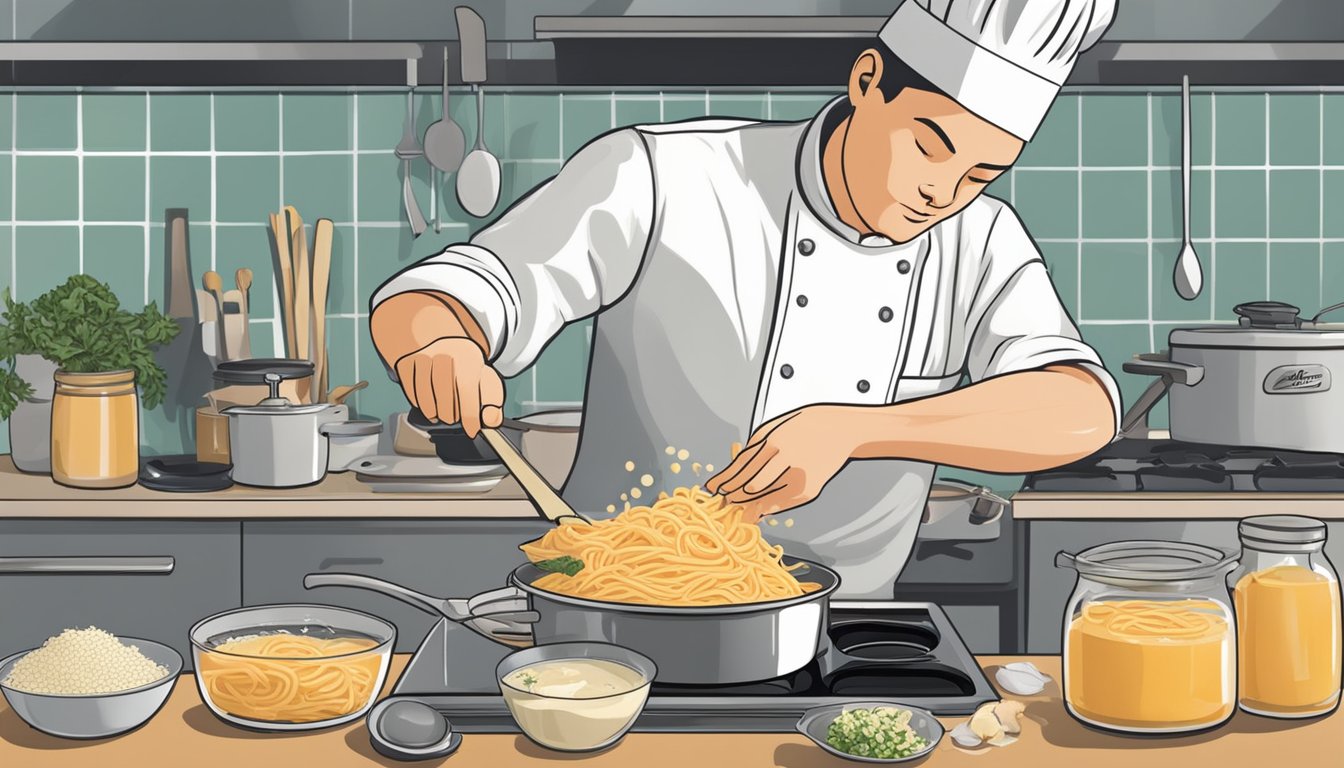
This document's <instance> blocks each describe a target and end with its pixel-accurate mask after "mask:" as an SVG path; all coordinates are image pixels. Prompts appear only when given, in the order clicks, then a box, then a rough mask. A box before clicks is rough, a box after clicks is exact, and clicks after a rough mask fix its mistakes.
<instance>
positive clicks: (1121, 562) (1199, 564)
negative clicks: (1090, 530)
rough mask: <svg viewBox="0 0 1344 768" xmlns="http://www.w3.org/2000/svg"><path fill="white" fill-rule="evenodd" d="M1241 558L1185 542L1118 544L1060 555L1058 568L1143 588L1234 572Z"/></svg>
mask: <svg viewBox="0 0 1344 768" xmlns="http://www.w3.org/2000/svg"><path fill="white" fill-rule="evenodd" d="M1237 559H1238V554H1237V553H1236V552H1229V551H1227V550H1224V549H1219V548H1217V547H1206V546H1204V545H1203V544H1191V543H1188V542H1183V541H1116V542H1112V543H1110V544H1102V545H1100V546H1096V547H1092V548H1091V549H1086V550H1083V551H1082V552H1079V553H1078V554H1077V555H1071V554H1069V553H1068V552H1060V553H1059V554H1058V555H1056V556H1055V565H1056V566H1058V567H1064V568H1073V569H1075V570H1077V571H1078V573H1080V574H1082V575H1083V576H1087V577H1088V578H1092V579H1098V580H1101V581H1107V582H1119V583H1123V584H1131V585H1139V584H1143V583H1152V584H1163V583H1168V582H1175V581H1195V580H1198V579H1206V578H1209V577H1212V576H1218V575H1221V574H1224V573H1227V572H1228V571H1230V570H1232V568H1234V567H1235V566H1236V563H1237Z"/></svg>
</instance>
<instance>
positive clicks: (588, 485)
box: [370, 0, 1119, 598]
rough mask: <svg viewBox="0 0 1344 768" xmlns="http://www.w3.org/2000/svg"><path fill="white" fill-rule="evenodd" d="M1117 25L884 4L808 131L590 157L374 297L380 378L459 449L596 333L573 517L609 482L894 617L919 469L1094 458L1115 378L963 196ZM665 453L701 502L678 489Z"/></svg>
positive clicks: (992, 223) (986, 5) (1059, 11)
mask: <svg viewBox="0 0 1344 768" xmlns="http://www.w3.org/2000/svg"><path fill="white" fill-rule="evenodd" d="M1113 12H1114V0H997V1H996V0H906V2H904V3H903V4H902V5H901V6H900V7H899V8H897V10H896V11H895V13H894V14H893V15H892V16H891V18H890V19H889V20H888V21H887V23H886V24H885V25H884V26H883V28H882V30H881V31H880V33H879V37H878V40H876V41H875V42H874V44H873V45H872V47H871V48H870V49H868V50H865V51H864V52H863V53H862V54H861V55H859V57H858V58H857V60H856V61H855V62H854V64H853V67H852V69H851V71H850V73H849V76H848V85H847V89H846V93H845V94H844V95H843V96H840V97H838V98H836V99H835V100H834V101H832V102H831V103H829V104H827V105H826V106H825V107H824V108H823V109H822V110H821V112H820V113H819V114H818V115H817V116H816V117H815V118H814V119H812V120H810V121H806V122H800V123H773V122H745V121H736V120H732V121H730V120H712V119H711V120H699V121H691V122H684V123H675V124H669V125H647V126H638V127H633V128H626V129H621V130H617V131H613V132H611V133H608V134H606V135H604V136H601V137H599V138H597V139H595V140H593V141H592V142H591V143H589V144H588V145H587V146H585V147H584V148H583V149H581V150H580V151H579V152H578V153H576V154H575V155H574V156H573V157H572V158H571V159H570V160H569V161H568V162H567V163H566V164H565V166H564V167H563V168H562V170H561V171H560V173H559V174H558V175H557V176H556V177H555V178H553V179H551V180H549V181H547V182H546V183H544V184H542V185H541V186H539V187H537V188H536V189H534V190H533V191H532V192H530V193H529V194H528V195H527V196H526V197H524V198H523V199H522V200H520V201H519V202H518V203H516V204H515V205H514V206H513V207H512V208H510V209H509V210H508V211H506V212H505V213H504V214H503V215H501V216H500V217H499V218H498V219H497V220H496V221H494V222H493V223H492V224H490V225H489V226H487V227H485V228H484V229H482V230H481V231H480V232H478V233H477V234H476V235H475V236H474V237H472V238H471V240H470V242H466V243H461V244H458V245H453V246H450V247H448V248H447V249H445V250H444V251H443V252H442V253H439V254H437V255H434V256H431V257H430V258H427V259H424V260H423V261H420V262H418V263H416V264H414V265H412V266H411V267H409V268H408V269H406V270H405V271H403V272H401V273H400V274H398V275H396V276H394V277H393V278H392V279H390V280H389V281H388V282H387V283H385V284H384V285H383V286H382V287H380V288H379V289H378V290H377V291H376V293H375V294H374V295H373V297H372V300H371V318H370V324H371V326H372V335H373V339H374V342H375V344H376V346H377V349H378V352H379V354H380V355H381V356H382V358H383V360H384V361H385V362H386V364H387V366H388V368H389V371H390V373H391V374H392V375H393V376H394V377H395V378H396V379H397V380H398V381H399V382H400V384H401V386H402V389H403V390H404V392H405V394H406V397H407V399H408V400H409V401H410V403H411V404H412V405H414V406H416V407H418V408H419V409H420V410H421V411H422V412H424V413H425V415H426V416H429V417H431V418H434V419H437V420H439V421H442V422H445V423H456V422H460V423H461V424H462V425H463V427H464V429H465V431H466V432H467V433H468V434H471V435H474V434H476V432H477V431H478V429H479V428H480V427H481V425H487V426H493V425H498V424H499V423H500V419H501V417H502V413H501V408H502V405H503V403H504V385H503V382H502V380H501V376H503V377H508V376H512V375H515V374H517V373H519V372H520V371H522V370H524V369H526V368H527V367H528V366H529V365H531V364H532V363H533V362H534V361H535V360H536V359H537V356H538V355H539V354H540V353H541V351H542V350H543V349H544V348H545V347H546V345H547V343H548V342H549V341H550V340H551V339H553V338H554V337H555V336H556V334H557V333H559V331H560V330H561V329H562V328H564V327H565V325H566V324H568V323H572V322H574V321H576V320H580V319H582V318H587V317H592V318H594V322H593V327H592V355H591V364H590V368H589V371H588V382H587V397H586V403H585V410H584V421H583V432H582V435H581V439H580V444H579V450H578V456H577V458H576V460H575V464H574V467H573V470H572V472H571V474H570V476H569V479H568V481H567V482H566V484H565V486H564V488H563V491H562V492H563V496H564V497H565V499H566V500H567V501H568V502H569V503H570V504H571V505H572V506H574V507H575V508H577V509H579V510H585V511H590V512H600V511H601V510H604V509H606V508H607V507H608V505H609V504H612V503H613V502H616V500H617V498H618V497H619V495H620V494H621V493H622V492H623V491H627V490H629V489H630V488H631V486H632V479H631V477H632V476H631V475H630V474H628V473H627V472H626V465H627V462H633V463H634V465H635V466H637V467H639V468H640V469H639V470H638V471H637V472H636V473H635V475H634V477H636V478H637V477H638V475H639V474H640V473H642V472H645V471H648V472H652V473H654V474H655V476H656V477H657V478H658V484H657V487H661V488H665V489H671V488H674V487H677V486H681V485H691V484H693V483H696V482H699V483H705V484H706V486H707V487H708V488H709V489H710V490H713V491H715V492H718V493H723V494H726V496H727V498H728V499H729V500H730V501H733V502H737V503H742V504H744V505H745V506H747V508H748V509H749V510H750V511H751V512H752V513H753V514H755V515H777V514H778V513H786V514H785V515H784V517H785V518H787V519H786V520H785V524H783V525H772V526H765V527H763V528H762V531H763V532H764V533H765V534H766V536H767V538H768V539H770V540H772V541H774V542H776V543H779V544H782V545H783V546H784V548H785V549H786V550H787V551H788V552H790V553H791V554H793V555H796V556H799V557H804V558H808V559H813V560H816V561H819V562H821V563H824V564H827V565H830V566H832V567H833V568H835V569H836V570H837V571H838V572H839V573H840V575H841V579H842V585H841V587H840V591H839V593H838V594H840V595H841V596H845V597H851V598H882V597H887V598H889V597H890V596H891V594H892V590H893V582H894V581H895V580H896V578H897V576H899V575H900V572H901V569H902V568H903V566H904V564H905V561H906V559H907V557H908V555H909V552H910V548H911V546H912V544H913V542H914V539H915V535H916V532H917V530H918V527H919V522H920V516H921V512H922V510H923V507H924V504H925V501H926V498H927V495H928V490H929V484H930V481H931V479H932V477H933V472H934V468H935V466H936V465H938V464H946V465H951V466H958V467H967V468H973V469H978V470H985V471H991V472H1006V473H1020V472H1031V471H1036V470H1041V469H1045V468H1048V467H1052V466H1057V465H1060V464H1064V463H1067V462H1069V461H1073V460H1076V459H1078V458H1081V457H1083V456H1086V455H1088V454H1090V453H1092V452H1093V451H1095V450H1096V449H1098V448H1100V447H1101V446H1103V445H1104V444H1106V443H1107V442H1108V441H1110V440H1111V439H1112V437H1113V436H1114V433H1115V430H1116V426H1117V421H1118V415H1117V414H1118V409H1119V397H1118V393H1117V390H1116V386H1115V383H1114V381H1113V379H1112V378H1111V377H1110V375H1109V374H1108V373H1107V372H1106V371H1105V369H1104V368H1103V367H1102V365H1101V362H1100V359H1099V358H1098V356H1097V354H1096V353H1095V352H1094V351H1093V350H1092V349H1090V348H1089V347H1088V346H1087V345H1086V344H1084V343H1083V342H1082V341H1081V340H1080V338H1079V334H1078V330H1077V328H1076V327H1075V326H1074V324H1073V322H1072V321H1071V319H1070V318H1069V316H1068V314H1067V312H1066V311H1065V309H1064V308H1063V306H1061V304H1060V301H1059V297H1058V295H1057V294H1056V292H1055V290H1054V288H1053V286H1052V285H1051V282H1050V277H1049V275H1048V273H1047V271H1046V266H1045V264H1044V262H1043V261H1042V259H1041V256H1040V253H1039V251H1038V250H1037V248H1036V246H1035V244H1034V243H1033V242H1032V239H1031V237H1030V236H1029V235H1028V234H1027V232H1026V230H1025V228H1024V227H1023V225H1022V222H1021V221H1020V220H1019V219H1018V217H1017V214H1016V213H1015V212H1014V211H1013V209H1012V208H1011V207H1010V206H1009V205H1008V204H1007V203H1004V202H1002V201H1000V200H997V199H993V198H988V197H983V196H981V193H982V192H983V191H984V190H985V188H986V187H987V186H988V185H989V184H990V183H991V182H992V181H994V179H996V178H997V177H998V176H999V175H1001V174H1002V173H1004V172H1005V171H1007V170H1008V169H1009V167H1010V166H1012V164H1013V163H1014V161H1016V159H1017V157H1018V154H1019V153H1020V152H1021V150H1022V147H1023V145H1024V143H1025V142H1027V141H1029V140H1030V139H1031V138H1032V136H1033V134H1034V133H1035V132H1036V130H1037V127H1038V126H1039V125H1040V123H1041V121H1042V120H1043V119H1044V117H1045V115H1046V112H1047V111H1048V110H1049V108H1050V105H1051V103H1052V101H1053V100H1054V97H1055V95H1056V94H1057V93H1058V91H1059V89H1060V87H1061V85H1062V83H1063V82H1064V81H1065V79H1066V78H1067V76H1068V74H1069V72H1070V71H1071V69H1072V67H1073V65H1074V62H1075V59H1076V58H1077V56H1078V53H1079V52H1080V51H1082V50H1084V49H1086V48H1088V47H1090V46H1091V45H1092V44H1093V43H1095V42H1096V41H1097V39H1098V38H1100V37H1101V35H1102V33H1103V32H1104V31H1105V30H1106V28H1107V27H1108V26H1109V24H1110V22H1111V18H1112V16H1113ZM963 376H965V377H966V378H967V379H968V380H969V381H968V382H966V383H965V384H964V385H962V380H963ZM735 442H740V443H743V444H745V446H744V447H743V448H742V450H741V451H740V453H738V454H737V455H736V457H733V456H731V455H730V453H729V450H730V449H729V447H728V446H730V445H732V444H733V443H735ZM669 446H673V447H675V448H677V449H680V450H685V451H687V452H688V453H689V454H691V455H692V456H693V457H694V459H695V460H696V461H698V462H701V463H702V465H710V464H712V465H714V470H713V472H712V476H710V475H711V473H710V472H709V471H708V470H706V471H705V472H704V474H703V475H702V476H701V477H699V478H696V477H694V475H693V474H692V473H691V471H690V470H689V469H688V468H685V467H683V468H681V472H680V474H672V470H671V469H670V465H669V462H668V461H667V456H666V455H665V451H666V449H667V447H669ZM635 482H637V481H635ZM656 489H657V488H655V490H656ZM646 500H647V499H646ZM617 504H618V506H619V502H617ZM773 519H775V521H776V522H779V518H778V517H776V518H773Z"/></svg>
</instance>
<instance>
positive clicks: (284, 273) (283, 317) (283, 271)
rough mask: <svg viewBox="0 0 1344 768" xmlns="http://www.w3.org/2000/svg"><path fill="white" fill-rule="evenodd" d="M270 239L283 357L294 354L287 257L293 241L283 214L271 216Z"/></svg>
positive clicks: (290, 263) (291, 272)
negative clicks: (281, 332)
mask: <svg viewBox="0 0 1344 768" xmlns="http://www.w3.org/2000/svg"><path fill="white" fill-rule="evenodd" d="M271 237H272V239H274V240H275V263H276V271H275V273H276V274H277V275H278V276H279V277H280V285H279V286H278V288H279V289H280V322H281V324H282V325H284V327H285V357H287V358H290V359H293V358H294V357H295V354H294V262H293V260H292V259H291V258H290V256H289V249H290V246H291V245H292V244H293V241H292V240H291V239H290V236H289V224H288V223H287V222H286V220H285V214H284V212H281V213H273V214H271Z"/></svg>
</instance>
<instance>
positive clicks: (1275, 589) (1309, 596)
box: [1227, 515, 1342, 717]
mask: <svg viewBox="0 0 1344 768" xmlns="http://www.w3.org/2000/svg"><path fill="white" fill-rule="evenodd" d="M1237 530H1238V532H1239V533H1240V534H1241V565H1240V566H1239V567H1238V568H1237V569H1236V570H1235V571H1233V572H1232V573H1230V574H1228V577H1227V585H1228V588H1229V589H1231V590H1232V601H1233V604H1234V605H1235V606H1236V609H1237V630H1238V632H1237V639H1238V643H1237V645H1238V649H1239V650H1238V658H1237V664H1238V670H1239V678H1240V681H1241V682H1240V692H1239V702H1240V705H1241V708H1242V709H1244V710H1246V711H1247V712H1251V713H1253V714H1257V715H1269V716H1271V717H1315V716H1317V715H1322V714H1325V713H1327V712H1330V711H1331V710H1333V709H1334V708H1335V707H1336V706H1338V705H1339V690H1340V655H1341V652H1342V651H1341V648H1340V596H1339V576H1338V575H1337V574H1336V573H1335V569H1334V567H1333V566H1331V565H1330V561H1329V560H1328V559H1326V557H1325V552H1324V549H1323V548H1324V546H1325V535H1326V531H1325V523H1322V522H1321V521H1319V520H1313V519H1311V518H1309V517H1297V516H1294V515H1266V516H1263V517H1251V518H1247V519H1245V520H1243V521H1241V524H1240V525H1239V526H1238V528H1237Z"/></svg>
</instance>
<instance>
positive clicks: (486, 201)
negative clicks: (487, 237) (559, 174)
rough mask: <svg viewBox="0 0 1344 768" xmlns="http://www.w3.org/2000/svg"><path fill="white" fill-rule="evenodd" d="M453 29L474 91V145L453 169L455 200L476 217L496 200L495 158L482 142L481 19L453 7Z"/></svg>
mask: <svg viewBox="0 0 1344 768" xmlns="http://www.w3.org/2000/svg"><path fill="white" fill-rule="evenodd" d="M457 33H458V35H457V36H458V38H459V39H460V40H461V42H462V80H463V82H467V83H471V87H472V89H473V90H475V91H476V147H475V148H474V149H473V150H472V151H471V154H469V155H467V158H466V159H465V160H463V161H462V167H461V169H459V170H458V172H457V201H458V202H459V203H461V204H462V208H463V210H465V211H466V212H467V213H470V214H471V215H472V216H475V217H477V218H483V217H485V216H488V215H489V214H490V212H491V211H493V210H494V209H495V204H496V203H498V202H499V159H498V158H496V157H495V156H494V155H493V154H491V153H490V150H489V149H487V148H486V146H485V91H483V90H482V89H481V84H482V83H484V82H485V73H486V54H485V42H486V40H485V21H484V20H482V19H481V17H480V15H479V14H477V13H476V12H475V11H473V10H472V9H470V8H468V7H466V6H460V7H459V8H457Z"/></svg>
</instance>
